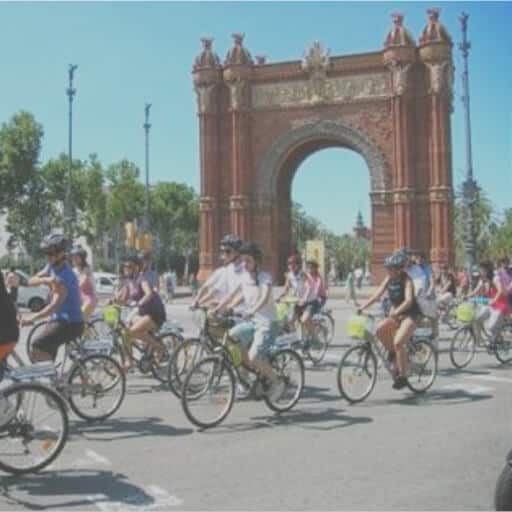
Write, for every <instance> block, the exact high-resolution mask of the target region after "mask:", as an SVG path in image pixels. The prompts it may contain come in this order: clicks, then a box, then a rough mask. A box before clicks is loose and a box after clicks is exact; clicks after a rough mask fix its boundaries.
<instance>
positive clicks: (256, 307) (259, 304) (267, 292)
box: [247, 283, 272, 316]
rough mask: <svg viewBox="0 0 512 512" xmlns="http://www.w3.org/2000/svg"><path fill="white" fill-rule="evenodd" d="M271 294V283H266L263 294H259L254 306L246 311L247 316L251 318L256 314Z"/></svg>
mask: <svg viewBox="0 0 512 512" xmlns="http://www.w3.org/2000/svg"><path fill="white" fill-rule="evenodd" d="M271 293H272V285H271V283H266V284H265V288H264V292H263V293H262V294H261V296H260V297H259V299H258V300H257V301H256V304H254V306H253V307H252V308H251V309H249V310H248V311H247V314H248V315H250V316H252V315H254V314H255V313H257V312H258V311H259V310H260V309H261V308H262V307H263V306H264V305H265V304H266V303H267V301H268V299H269V298H270V294H271Z"/></svg>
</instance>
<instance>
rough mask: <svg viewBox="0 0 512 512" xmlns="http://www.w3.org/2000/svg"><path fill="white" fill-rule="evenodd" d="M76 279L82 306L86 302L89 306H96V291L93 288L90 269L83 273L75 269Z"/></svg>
mask: <svg viewBox="0 0 512 512" xmlns="http://www.w3.org/2000/svg"><path fill="white" fill-rule="evenodd" d="M75 272H76V275H77V277H78V284H79V287H80V298H81V300H82V304H83V303H84V302H88V303H89V304H94V305H96V304H97V303H98V298H97V297H96V289H95V288H94V278H93V275H92V272H91V269H90V268H86V269H84V270H83V271H81V272H80V271H79V270H77V269H75Z"/></svg>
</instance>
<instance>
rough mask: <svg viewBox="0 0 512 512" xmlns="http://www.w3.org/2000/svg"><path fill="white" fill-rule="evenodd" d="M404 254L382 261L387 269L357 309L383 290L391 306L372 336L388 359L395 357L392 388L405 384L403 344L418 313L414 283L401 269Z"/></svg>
mask: <svg viewBox="0 0 512 512" xmlns="http://www.w3.org/2000/svg"><path fill="white" fill-rule="evenodd" d="M406 262H407V257H406V256H405V255H404V253H403V252H402V251H398V252H396V253H394V254H392V255H391V256H389V257H388V258H386V260H385V261H384V266H385V267H386V270H387V272H388V275H387V277H386V278H385V279H384V281H382V283H381V284H380V286H379V288H378V289H377V290H376V291H375V293H374V294H373V295H372V296H371V297H370V298H369V299H368V301H367V302H366V303H365V304H363V305H362V306H361V307H360V308H359V309H358V314H361V313H362V312H363V311H364V310H365V309H367V308H368V307H370V306H371V305H372V304H373V303H374V302H376V301H377V300H379V299H380V298H381V297H382V296H383V295H384V293H386V292H387V294H388V297H389V301H390V303H391V310H390V312H389V315H388V317H387V318H385V319H384V320H382V321H381V322H380V323H379V325H378V326H377V331H376V336H377V338H378V339H379V340H380V341H381V342H382V344H383V345H384V346H385V347H386V348H387V349H388V351H389V358H390V361H393V360H396V367H397V374H396V376H395V380H394V383H393V388H394V389H401V388H403V387H405V386H406V385H407V379H406V375H407V352H406V350H405V347H406V345H407V343H408V342H409V340H410V339H411V336H412V334H413V332H414V330H415V329H416V326H417V324H418V321H419V320H420V319H421V317H422V314H421V311H420V309H419V306H418V304H417V303H416V299H415V298H414V284H413V281H412V279H411V278H410V277H409V275H408V274H407V271H406V269H405V266H406Z"/></svg>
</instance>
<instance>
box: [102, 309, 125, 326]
mask: <svg viewBox="0 0 512 512" xmlns="http://www.w3.org/2000/svg"><path fill="white" fill-rule="evenodd" d="M120 316H121V312H120V310H119V308H118V307H117V306H107V307H106V308H105V309H104V310H103V320H105V322H106V323H107V324H108V325H110V327H115V326H116V325H117V323H118V322H119V318H120Z"/></svg>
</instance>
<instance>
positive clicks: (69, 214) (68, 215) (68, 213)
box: [64, 64, 78, 233]
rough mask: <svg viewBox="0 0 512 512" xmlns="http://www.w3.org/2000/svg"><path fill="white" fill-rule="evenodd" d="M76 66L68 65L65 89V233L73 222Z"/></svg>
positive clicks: (70, 230)
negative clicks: (67, 114)
mask: <svg viewBox="0 0 512 512" xmlns="http://www.w3.org/2000/svg"><path fill="white" fill-rule="evenodd" d="M77 68H78V66H77V65H76V64H70V65H69V68H68V78H69V86H68V88H67V89H66V94H67V96H68V99H69V127H68V137H69V139H68V179H67V183H66V196H65V199H64V218H65V221H66V224H67V226H66V231H68V232H69V233H72V232H73V230H72V227H71V224H72V222H73V217H74V215H73V213H74V212H73V205H72V204H71V182H72V168H73V97H74V96H75V94H76V89H73V78H74V74H75V71H76V69H77Z"/></svg>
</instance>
